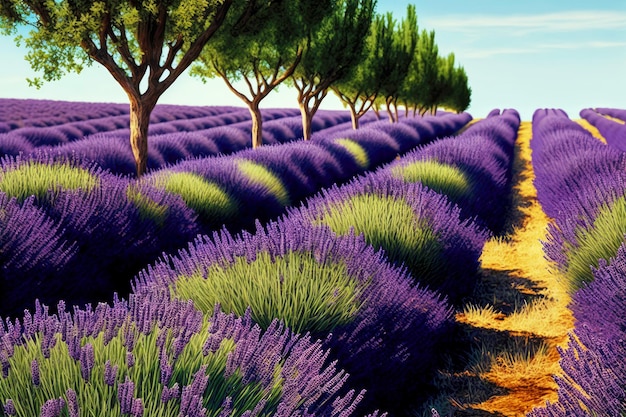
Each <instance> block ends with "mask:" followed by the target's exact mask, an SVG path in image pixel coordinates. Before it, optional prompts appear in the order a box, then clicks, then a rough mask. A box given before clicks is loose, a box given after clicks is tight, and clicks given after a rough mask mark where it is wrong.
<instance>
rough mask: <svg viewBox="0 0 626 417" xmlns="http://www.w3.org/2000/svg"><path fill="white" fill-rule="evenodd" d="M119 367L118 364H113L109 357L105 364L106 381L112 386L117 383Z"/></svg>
mask: <svg viewBox="0 0 626 417" xmlns="http://www.w3.org/2000/svg"><path fill="white" fill-rule="evenodd" d="M117 369H118V366H117V365H114V366H111V361H110V360H108V359H107V361H106V363H105V364H104V383H105V384H107V385H108V386H110V387H112V386H113V385H114V384H115V380H116V378H117Z"/></svg>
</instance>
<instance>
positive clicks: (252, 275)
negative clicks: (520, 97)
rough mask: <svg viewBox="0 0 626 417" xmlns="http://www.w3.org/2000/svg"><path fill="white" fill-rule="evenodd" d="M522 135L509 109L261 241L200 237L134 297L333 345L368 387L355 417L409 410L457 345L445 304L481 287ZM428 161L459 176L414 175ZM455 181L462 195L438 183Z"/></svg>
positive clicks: (358, 183) (262, 233)
mask: <svg viewBox="0 0 626 417" xmlns="http://www.w3.org/2000/svg"><path fill="white" fill-rule="evenodd" d="M518 126H519V115H518V114H517V112H514V111H505V112H504V113H503V115H502V116H500V115H497V116H494V117H492V118H488V119H486V120H484V121H480V122H478V123H476V124H475V125H472V126H471V127H469V128H468V129H467V130H466V131H465V132H464V133H462V134H461V135H459V136H457V137H454V138H446V139H441V140H438V141H436V142H434V143H433V144H430V145H424V146H423V147H420V148H419V149H417V150H415V151H412V152H410V153H408V154H406V155H405V156H403V157H402V158H400V160H397V161H395V162H393V163H391V164H388V165H386V166H384V167H382V168H380V169H378V170H377V171H375V172H373V173H369V174H367V175H364V176H361V177H358V178H356V179H354V180H352V181H350V182H349V183H347V184H344V185H342V186H332V187H330V188H328V189H326V190H324V191H323V192H321V193H320V194H318V195H316V196H314V197H312V198H309V199H307V200H306V202H305V204H303V205H302V206H300V207H299V208H291V209H289V210H288V213H287V214H286V215H285V216H283V217H282V218H281V219H280V220H278V221H277V222H274V223H270V224H269V225H267V226H266V227H261V226H258V227H257V230H256V232H255V233H244V234H242V235H234V234H231V233H228V232H226V231H224V232H222V233H220V234H214V235H213V236H212V237H211V238H209V237H204V238H201V239H198V240H197V241H195V242H194V243H193V244H191V245H190V246H189V248H188V249H186V250H184V251H181V252H179V253H178V255H177V256H170V257H167V258H165V259H163V260H162V261H161V262H159V263H157V264H155V265H153V266H150V267H149V268H147V269H146V270H144V271H142V273H141V274H139V275H138V277H137V278H136V280H135V282H134V284H133V293H134V294H140V295H142V296H145V295H146V294H154V293H158V294H162V293H166V294H168V295H169V300H181V301H188V300H192V301H193V303H194V305H195V306H196V307H197V308H199V309H201V310H202V311H203V312H204V313H205V314H211V313H212V312H213V310H214V306H215V304H216V303H218V304H220V306H221V307H222V308H223V309H225V310H226V311H227V312H235V313H237V314H238V315H243V314H245V313H246V312H247V311H250V314H251V315H252V318H253V320H254V321H255V322H257V323H259V324H260V325H261V326H262V327H266V326H269V325H270V324H271V323H272V320H273V319H275V318H277V317H278V318H280V319H281V320H283V321H284V322H285V323H286V324H287V325H288V326H289V328H291V329H294V330H296V331H298V332H299V333H303V332H308V333H311V334H313V335H314V336H315V337H319V338H321V339H323V340H325V342H324V345H325V346H326V347H327V348H328V349H329V350H330V352H331V356H332V358H333V359H336V360H338V364H339V366H340V367H341V368H343V369H345V370H347V371H348V373H349V374H350V375H351V377H350V379H349V383H350V384H351V387H352V388H353V389H357V390H360V389H365V390H366V394H365V396H364V397H363V399H362V402H361V404H360V406H359V407H358V408H357V410H358V411H359V412H362V413H366V412H370V411H373V410H374V409H382V410H384V411H386V412H389V413H391V414H392V415H401V414H404V413H406V411H407V410H409V409H411V408H412V407H416V406H417V405H419V404H420V401H424V400H425V399H426V398H427V396H428V395H429V394H432V393H433V392H432V386H431V385H430V383H431V378H432V376H433V373H434V372H435V371H436V369H437V365H438V364H440V360H441V358H442V355H441V354H440V352H448V351H450V349H453V348H454V346H453V345H454V339H453V331H452V330H453V321H452V316H451V313H452V309H451V308H450V307H449V306H448V303H447V302H446V301H444V300H442V299H440V298H439V295H438V294H443V295H444V297H445V299H447V300H449V301H452V302H454V303H458V302H460V300H461V299H462V298H463V297H465V296H468V295H470V294H471V291H472V290H473V288H474V285H475V283H476V281H477V277H478V267H479V262H478V259H479V257H480V254H481V252H482V247H483V245H484V243H485V241H486V239H487V238H488V236H489V235H490V234H491V232H490V231H488V230H486V229H484V227H483V226H482V225H481V224H482V223H484V222H483V221H481V220H477V221H475V219H477V218H479V219H486V218H489V217H490V216H492V215H494V214H495V211H493V212H491V213H487V212H486V210H489V209H490V210H494V207H493V205H492V204H493V203H503V202H504V200H506V198H507V196H508V190H507V187H508V185H510V182H509V184H508V185H507V184H506V183H507V180H506V179H505V178H507V177H509V178H510V170H511V162H512V159H513V158H512V156H513V143H514V141H515V138H516V136H517V127H518ZM430 163H435V164H436V166H437V168H441V167H446V166H447V167H449V168H450V170H454V171H455V172H456V178H455V179H452V180H450V176H449V175H448V173H447V172H445V169H443V170H442V169H435V170H431V171H430V172H428V173H427V174H426V175H419V174H416V172H417V171H418V170H419V168H420V167H425V166H427V165H428V164H430ZM421 172H422V173H424V172H425V171H423V170H422V171H421ZM436 176H439V177H440V178H439V180H438V181H437V180H435V177H436ZM459 178H461V179H464V180H465V181H466V182H465V184H464V187H465V188H464V189H463V190H462V192H458V191H459V190H458V189H455V188H454V187H452V188H450V187H443V188H441V187H439V185H441V184H444V183H446V182H452V183H454V184H456V183H457V181H456V179H459ZM494 187H500V193H495V192H494ZM495 194H498V195H497V197H495ZM494 197H495V200H494ZM451 198H454V199H455V200H456V202H458V203H459V204H460V205H461V206H462V207H463V209H461V208H460V207H459V206H457V205H455V204H453V202H452V201H451ZM481 200H484V201H485V206H484V207H483V206H481V205H480V204H478V201H481ZM472 208H477V209H476V210H472ZM483 215H484V216H485V217H484V218H483V217H481V216H483ZM479 222H480V223H481V224H479ZM366 244H367V245H366ZM368 245H369V246H368ZM374 248H376V249H377V250H382V252H377V253H374V252H373V251H374ZM383 258H384V260H385V261H387V262H390V263H391V264H393V265H395V266H394V267H390V266H386V267H382V266H381V262H382V263H383V264H385V265H388V264H387V263H386V262H383ZM452 260H453V261H452ZM397 268H402V269H397ZM426 288H428V289H426ZM434 291H436V292H434ZM248 309H250V310H248Z"/></svg>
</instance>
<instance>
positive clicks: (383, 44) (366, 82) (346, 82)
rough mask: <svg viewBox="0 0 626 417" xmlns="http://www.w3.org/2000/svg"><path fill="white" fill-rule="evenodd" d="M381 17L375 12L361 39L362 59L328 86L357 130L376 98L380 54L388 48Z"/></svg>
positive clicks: (382, 56) (379, 73)
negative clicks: (363, 37)
mask: <svg viewBox="0 0 626 417" xmlns="http://www.w3.org/2000/svg"><path fill="white" fill-rule="evenodd" d="M391 44H392V36H389V35H388V29H387V27H386V21H385V17H383V16H381V15H376V17H375V18H374V19H373V21H372V25H371V30H370V32H369V35H368V36H367V39H366V42H365V46H364V48H365V50H364V57H363V60H362V61H361V63H360V64H359V65H357V67H356V68H355V69H354V71H352V72H351V73H350V75H349V76H347V77H345V78H342V79H341V80H338V81H337V82H335V83H334V84H333V85H331V87H330V88H331V90H333V92H334V93H335V94H336V95H337V96H338V97H339V99H340V100H341V101H342V102H343V103H344V105H346V106H347V107H348V108H349V109H350V116H351V118H352V128H353V129H358V127H359V119H360V118H361V117H362V116H363V115H364V114H365V113H367V111H368V110H369V109H370V108H371V107H372V105H373V104H374V102H375V101H376V99H377V97H378V94H379V91H380V85H381V84H380V79H381V78H382V77H383V76H384V72H383V71H384V68H383V65H382V64H383V59H384V54H385V53H386V51H387V50H389V49H390V48H391Z"/></svg>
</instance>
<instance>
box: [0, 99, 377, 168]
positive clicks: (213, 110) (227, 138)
mask: <svg viewBox="0 0 626 417" xmlns="http://www.w3.org/2000/svg"><path fill="white" fill-rule="evenodd" d="M24 102H25V103H26V104H28V102H29V101H27V100H25V101H24ZM56 106H57V107H58V108H60V109H66V112H67V113H69V116H66V117H67V118H68V119H73V118H74V117H72V116H73V115H74V114H73V113H72V111H71V109H72V103H70V102H60V103H56ZM101 106H102V105H89V104H88V103H85V107H86V111H85V113H87V114H90V112H89V109H91V108H92V107H95V109H92V110H94V111H95V110H100V111H104V110H106V107H105V108H104V109H101V108H100V107H101ZM22 107H24V104H23V105H22ZM171 107H172V106H160V107H157V109H156V110H155V112H154V113H153V115H152V124H151V126H150V129H149V134H150V143H149V145H150V146H149V156H148V157H149V159H148V167H149V169H151V170H157V169H160V168H162V167H164V166H166V165H169V164H173V163H176V162H178V161H180V160H183V159H190V158H194V157H206V156H211V155H217V154H228V153H232V152H235V151H238V150H241V149H245V148H247V147H249V146H250V136H251V122H250V113H249V112H248V111H247V110H245V109H242V108H236V107H232V108H230V107H184V106H179V107H180V108H176V107H175V108H174V109H173V110H172V109H170V108H171ZM19 109H20V108H19V106H18V108H17V109H15V110H14V112H15V113H9V114H7V115H5V116H4V117H7V119H5V120H7V121H10V122H11V123H13V124H16V123H19V122H21V120H20V119H19V117H20V115H19V111H18V110H19ZM112 110H115V106H113V105H112ZM168 110H171V111H170V112H167V111H168ZM59 111H60V110H59ZM97 114H98V113H97V112H96V113H95V114H94V116H95V115H97ZM298 114H299V112H298V110H297V109H267V110H263V117H264V119H265V120H266V123H265V125H264V127H263V138H264V141H265V143H268V144H275V143H284V142H287V141H292V140H296V139H299V138H301V137H302V127H301V118H300V116H296V115H298ZM349 119H350V116H349V114H348V112H345V111H321V112H320V113H319V115H318V117H317V118H316V119H315V120H314V123H313V126H312V129H313V131H314V132H317V131H320V130H323V129H326V128H329V127H336V126H337V125H339V124H342V123H345V122H347V121H348V120H349ZM368 119H369V120H370V121H371V120H374V117H373V116H370V117H369V118H368ZM0 120H1V119H0ZM37 120H39V119H37ZM128 124H129V117H128V115H115V116H107V117H101V118H98V117H94V118H91V119H87V120H81V121H75V122H67V123H61V124H55V125H53V126H38V127H25V128H16V129H13V130H11V131H10V132H8V133H4V134H2V133H0V157H2V156H17V155H22V157H26V158H28V157H35V156H37V155H40V154H41V153H42V152H43V153H46V154H53V155H54V156H55V159H57V160H62V159H64V158H68V157H75V158H79V159H81V160H83V161H85V162H86V163H88V162H93V163H95V164H96V165H98V166H99V167H101V168H103V169H106V170H109V171H111V172H114V173H116V174H125V175H131V174H133V173H134V172H135V171H134V170H135V165H134V164H135V162H134V160H133V156H132V151H131V148H130V144H129V129H128ZM344 127H346V126H345V125H344Z"/></svg>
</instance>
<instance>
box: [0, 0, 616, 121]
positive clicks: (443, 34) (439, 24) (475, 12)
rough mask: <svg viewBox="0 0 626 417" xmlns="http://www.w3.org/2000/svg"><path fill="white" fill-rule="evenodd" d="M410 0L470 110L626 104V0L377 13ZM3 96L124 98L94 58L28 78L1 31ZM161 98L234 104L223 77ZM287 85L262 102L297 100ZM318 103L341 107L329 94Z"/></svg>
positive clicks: (421, 2) (546, 0) (488, 1)
mask: <svg viewBox="0 0 626 417" xmlns="http://www.w3.org/2000/svg"><path fill="white" fill-rule="evenodd" d="M408 4H415V6H416V10H417V15H418V25H419V27H420V30H421V29H427V30H435V33H436V42H437V44H438V46H439V51H440V54H442V55H447V54H448V53H450V52H454V53H455V56H456V61H457V63H458V64H460V65H462V66H463V67H464V68H465V70H466V72H467V74H468V77H469V82H470V86H471V87H472V104H471V106H470V108H469V109H468V111H469V112H470V113H472V115H474V116H475V117H483V116H485V115H486V114H487V112H489V111H490V110H491V109H493V108H515V109H517V110H518V111H520V113H521V115H522V118H523V119H524V120H530V118H531V116H532V112H533V111H534V110H535V109H537V108H544V107H548V108H562V109H564V110H565V111H567V112H568V114H569V115H570V116H571V117H578V112H579V111H580V110H581V109H583V108H586V107H618V108H626V0H611V1H603V0H599V1H594V2H590V1H580V0H568V1H553V0H523V1H510V0H499V1H496V0H476V1H466V0H437V1H435V0H415V1H399V0H378V7H377V9H378V11H379V12H380V13H383V12H387V11H390V12H392V13H394V16H396V17H397V18H398V19H401V18H402V16H404V14H405V11H406V6H407V5H408ZM0 51H1V53H2V58H3V59H2V61H3V63H4V64H3V65H1V66H0V97H2V98H41V99H56V100H73V101H92V102H94V101H97V102H100V101H104V102H122V103H124V102H126V101H127V98H126V96H125V94H124V93H123V91H122V89H121V87H119V86H118V85H117V84H116V83H115V82H114V81H113V79H112V77H111V76H110V75H109V74H108V73H107V72H106V71H105V70H104V69H102V68H101V67H99V66H98V65H97V64H94V66H92V67H91V68H88V69H86V70H85V71H83V72H82V73H81V74H78V75H76V74H69V75H67V76H66V77H65V78H64V79H63V80H61V81H57V82H52V83H47V84H45V85H44V87H42V88H41V89H40V90H36V89H35V88H33V87H29V86H28V84H27V83H26V81H25V78H26V77H28V76H30V77H32V76H33V75H34V73H33V71H32V70H31V69H30V67H29V65H28V63H27V62H26V61H25V60H24V59H23V57H24V54H25V51H24V50H21V49H18V48H17V47H16V46H15V45H14V43H13V40H12V39H11V38H9V37H4V36H0ZM160 103H171V104H189V105H236V106H242V105H243V102H241V101H240V100H239V99H238V98H237V97H235V96H234V95H233V94H232V93H231V92H230V91H229V90H228V89H227V88H226V87H225V85H224V83H223V81H221V80H211V81H210V82H209V83H208V84H202V83H201V81H199V80H197V79H194V78H191V77H189V76H187V75H183V76H182V77H181V78H180V79H179V80H177V81H176V83H175V84H174V85H173V86H172V87H171V88H170V90H168V91H167V92H166V93H165V94H164V95H163V96H162V98H161V100H160ZM295 106H296V101H295V92H294V91H293V90H292V89H290V88H288V87H285V86H281V87H279V90H278V91H275V92H273V93H271V94H270V96H268V97H267V98H266V99H265V101H264V103H263V104H262V107H295ZM322 108H329V109H332V108H342V106H341V104H340V102H339V100H338V99H337V98H336V97H334V96H333V95H331V94H329V96H328V97H327V98H326V100H325V102H324V104H323V105H322Z"/></svg>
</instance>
